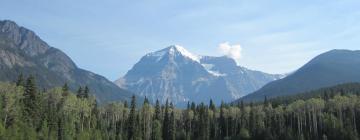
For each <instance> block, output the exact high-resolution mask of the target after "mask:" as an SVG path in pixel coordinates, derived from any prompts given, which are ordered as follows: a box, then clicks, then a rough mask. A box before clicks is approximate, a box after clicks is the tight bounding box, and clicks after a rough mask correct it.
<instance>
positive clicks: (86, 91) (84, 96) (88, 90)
mask: <svg viewBox="0 0 360 140" xmlns="http://www.w3.org/2000/svg"><path fill="white" fill-rule="evenodd" d="M89 94H90V89H89V87H88V86H85V89H84V92H83V98H89Z"/></svg>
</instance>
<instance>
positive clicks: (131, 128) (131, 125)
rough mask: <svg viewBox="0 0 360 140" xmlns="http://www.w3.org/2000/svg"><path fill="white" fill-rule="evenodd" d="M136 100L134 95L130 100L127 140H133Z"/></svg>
mask: <svg viewBox="0 0 360 140" xmlns="http://www.w3.org/2000/svg"><path fill="white" fill-rule="evenodd" d="M136 129H137V128H136V98H135V95H133V96H132V98H131V105H130V114H129V118H128V130H127V131H128V133H127V136H128V140H134V139H135V134H136Z"/></svg>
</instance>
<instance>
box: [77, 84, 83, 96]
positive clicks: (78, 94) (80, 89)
mask: <svg viewBox="0 0 360 140" xmlns="http://www.w3.org/2000/svg"><path fill="white" fill-rule="evenodd" d="M83 92H84V91H83V89H82V87H81V86H80V87H79V89H78V90H77V92H76V93H77V95H76V97H78V98H83Z"/></svg>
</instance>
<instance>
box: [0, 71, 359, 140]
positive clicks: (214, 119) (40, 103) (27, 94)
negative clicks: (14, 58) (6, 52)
mask: <svg viewBox="0 0 360 140" xmlns="http://www.w3.org/2000/svg"><path fill="white" fill-rule="evenodd" d="M22 79H23V78H19V80H18V81H17V82H16V83H14V84H9V83H1V84H0V119H1V120H0V139H2V140H13V139H16V140H71V139H76V140H100V139H104V140H175V139H178V140H190V139H192V140H213V139H219V140H222V139H236V140H265V139H266V140H304V139H310V140H312V139H313V140H357V139H359V135H358V133H359V130H360V129H358V127H359V126H360V117H359V116H358V115H359V113H360V96H359V92H352V91H347V90H343V91H344V93H342V94H333V92H332V91H334V93H335V92H337V91H336V90H329V93H328V92H327V93H328V94H329V95H334V96H318V97H315V98H306V99H305V100H301V99H296V100H293V101H292V102H288V103H284V104H282V103H279V102H278V103H277V104H276V105H273V103H272V102H271V101H267V100H264V103H262V104H246V105H245V104H242V103H239V104H238V105H235V106H230V105H226V104H222V105H221V106H220V107H216V106H215V105H214V104H213V103H212V102H211V101H210V103H209V106H208V105H205V104H204V103H202V104H198V105H195V104H194V103H189V105H188V107H187V108H186V109H177V108H174V106H173V104H172V103H169V102H167V103H166V104H164V105H161V104H159V102H157V103H156V104H155V105H151V104H149V102H148V101H147V99H145V100H144V102H143V103H144V104H143V105H142V106H137V105H136V103H135V100H136V99H135V97H133V98H132V101H131V103H129V104H128V103H127V102H124V103H111V104H108V105H104V106H98V105H97V103H96V100H95V98H94V97H92V96H89V93H91V87H83V88H79V91H78V93H71V92H69V90H68V87H67V85H66V84H65V85H64V87H62V88H54V89H51V90H47V91H43V90H41V89H38V88H37V86H36V85H35V83H36V82H35V80H36V79H35V78H34V77H29V78H27V79H26V80H22Z"/></svg>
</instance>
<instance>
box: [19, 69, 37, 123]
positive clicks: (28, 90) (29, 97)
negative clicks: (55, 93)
mask: <svg viewBox="0 0 360 140" xmlns="http://www.w3.org/2000/svg"><path fill="white" fill-rule="evenodd" d="M37 96H38V93H37V87H36V84H35V77H34V76H32V75H30V76H29V77H28V78H27V80H26V85H25V91H24V99H23V103H24V113H25V114H24V115H25V116H24V117H25V120H26V121H29V122H32V124H33V125H35V126H34V127H38V126H36V125H38V124H37V123H39V119H40V118H39V114H38V113H39V112H38V111H39V106H38V104H39V101H38V100H37Z"/></svg>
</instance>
